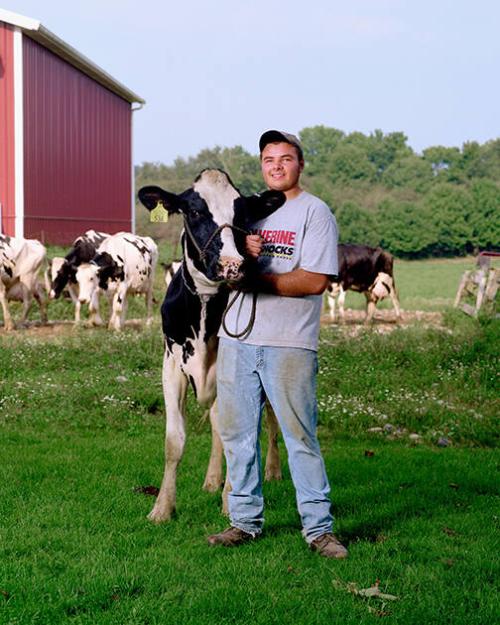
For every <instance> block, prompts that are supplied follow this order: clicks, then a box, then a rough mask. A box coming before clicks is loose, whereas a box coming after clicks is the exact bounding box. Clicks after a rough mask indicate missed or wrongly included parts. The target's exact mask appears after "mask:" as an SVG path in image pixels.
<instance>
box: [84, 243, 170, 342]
mask: <svg viewBox="0 0 500 625" xmlns="http://www.w3.org/2000/svg"><path fill="white" fill-rule="evenodd" d="M157 261H158V248H157V246H156V243H155V242H154V241H153V239H151V238H150V237H139V236H137V235H135V234H132V233H130V232H118V233H117V234H114V235H112V236H109V237H108V238H107V239H105V240H104V241H103V242H102V243H101V245H100V246H99V247H98V248H97V252H96V254H95V256H94V257H93V259H92V260H91V261H90V263H82V264H81V265H79V266H78V267H77V269H76V282H77V284H78V300H79V302H80V303H81V304H88V305H89V315H90V319H91V321H92V322H93V323H95V324H98V323H99V322H100V315H99V295H100V293H103V292H104V293H106V294H107V295H108V296H109V298H110V300H111V317H110V319H109V324H108V327H109V329H110V330H121V329H122V328H123V326H124V323H125V316H126V312H127V296H129V295H144V296H145V297H146V308H147V320H146V323H147V324H150V323H151V321H152V319H153V286H154V276H155V270H156V263H157Z"/></svg>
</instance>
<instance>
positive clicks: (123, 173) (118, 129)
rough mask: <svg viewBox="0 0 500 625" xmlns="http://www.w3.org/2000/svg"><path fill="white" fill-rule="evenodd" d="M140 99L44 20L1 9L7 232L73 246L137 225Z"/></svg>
mask: <svg viewBox="0 0 500 625" xmlns="http://www.w3.org/2000/svg"><path fill="white" fill-rule="evenodd" d="M134 103H138V104H140V105H142V104H144V100H142V98H140V97H139V96H137V95H136V94H135V93H133V92H132V91H130V90H129V89H127V87H125V86H124V85H122V84H120V83H119V82H118V81H116V80H115V79H114V78H112V76H110V75H109V74H107V73H106V72H105V71H104V70H102V69H101V68H100V67H98V66H97V65H95V64H94V63H92V61H90V60H89V59H87V58H86V57H84V56H83V55H82V54H80V53H79V52H78V51H77V50H75V49H74V48H72V47H71V46H70V45H68V44H67V43H65V42H64V41H62V40H61V39H59V38H58V37H57V36H56V35H54V34H53V33H51V32H50V31H49V30H47V29H46V28H45V27H44V26H43V25H42V24H40V22H39V21H37V20H33V19H30V18H27V17H23V16H22V15H17V14H16V13H11V12H10V11H5V10H3V9H0V232H3V233H4V234H8V235H10V236H20V237H26V238H34V239H39V240H41V241H42V242H49V243H59V244H63V245H65V244H67V243H70V242H71V241H73V239H74V238H75V237H76V236H78V235H79V234H81V233H82V232H84V231H85V230H88V229H90V228H94V229H96V230H103V231H105V232H110V233H114V232H118V231H120V230H126V231H134V227H135V224H134V202H133V196H134V184H133V167H132V113H133V111H134V108H133V104H134ZM137 108H140V106H139V107H137Z"/></svg>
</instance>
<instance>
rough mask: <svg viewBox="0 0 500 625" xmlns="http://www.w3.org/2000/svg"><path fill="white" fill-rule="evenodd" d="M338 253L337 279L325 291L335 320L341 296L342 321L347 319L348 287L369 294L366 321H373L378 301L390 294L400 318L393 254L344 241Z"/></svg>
mask: <svg viewBox="0 0 500 625" xmlns="http://www.w3.org/2000/svg"><path fill="white" fill-rule="evenodd" d="M338 256H339V275H338V278H337V280H335V281H333V282H332V283H331V284H330V286H329V287H328V289H327V291H326V292H325V293H326V294H325V303H326V306H327V308H328V309H329V312H330V317H331V319H335V300H336V299H338V304H339V315H340V320H341V321H344V317H345V314H344V301H345V296H346V291H348V290H349V289H351V290H352V291H358V292H359V293H364V295H365V297H366V302H367V310H366V319H365V323H370V322H371V320H372V318H373V315H374V313H375V306H376V304H377V302H379V301H380V300H382V299H384V298H385V297H387V296H388V295H389V296H390V298H391V300H392V305H393V306H394V310H395V311H396V317H397V318H398V319H399V318H400V317H401V310H400V306H399V301H398V296H397V294H396V288H395V285H394V275H393V262H394V259H393V257H392V254H389V252H386V251H385V250H383V249H382V248H380V247H368V246H367V245H354V244H351V243H341V244H340V245H339V246H338Z"/></svg>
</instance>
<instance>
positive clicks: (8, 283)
mask: <svg viewBox="0 0 500 625" xmlns="http://www.w3.org/2000/svg"><path fill="white" fill-rule="evenodd" d="M46 254H47V252H46V249H45V247H44V246H43V245H42V244H41V243H40V242H39V241H36V240H34V239H21V238H13V237H9V236H7V235H5V234H0V304H1V305H2V309H3V320H4V327H5V329H6V330H9V331H10V330H13V329H14V322H13V321H12V316H11V314H10V311H9V307H8V302H9V301H11V300H15V301H21V302H23V312H22V315H21V319H20V323H21V324H23V323H25V322H26V319H27V317H28V312H29V309H30V307H31V303H32V301H33V297H34V298H35V299H36V301H37V302H38V305H39V306H40V316H41V319H42V323H47V302H46V299H45V294H44V292H43V287H42V284H41V283H40V282H39V280H38V272H39V271H40V268H41V266H42V263H43V261H44V260H45V257H46Z"/></svg>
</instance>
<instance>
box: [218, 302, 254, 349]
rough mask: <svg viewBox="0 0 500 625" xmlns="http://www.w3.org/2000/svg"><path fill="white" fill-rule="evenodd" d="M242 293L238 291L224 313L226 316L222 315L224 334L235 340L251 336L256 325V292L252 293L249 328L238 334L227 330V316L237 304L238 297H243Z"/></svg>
mask: <svg viewBox="0 0 500 625" xmlns="http://www.w3.org/2000/svg"><path fill="white" fill-rule="evenodd" d="M241 293H242V291H236V293H235V294H234V296H233V298H232V299H231V300H230V301H229V302H228V305H227V306H226V310H225V311H224V314H223V315H222V327H223V328H224V332H225V333H226V334H227V335H228V336H230V337H231V338H233V339H241V338H246V337H247V336H248V335H249V334H250V332H251V331H252V330H253V326H254V323H255V314H256V311H257V293H255V292H254V293H252V311H251V313H250V319H249V320H248V324H247V327H246V328H245V329H244V330H242V331H241V332H236V333H233V332H230V331H229V330H228V329H227V326H226V315H227V313H228V312H229V310H230V309H231V307H232V306H233V304H234V303H235V302H236V300H237V299H238V297H239V296H240V295H241Z"/></svg>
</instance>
